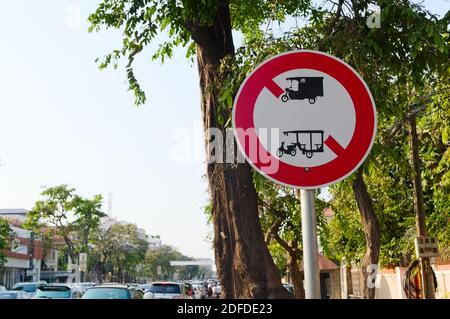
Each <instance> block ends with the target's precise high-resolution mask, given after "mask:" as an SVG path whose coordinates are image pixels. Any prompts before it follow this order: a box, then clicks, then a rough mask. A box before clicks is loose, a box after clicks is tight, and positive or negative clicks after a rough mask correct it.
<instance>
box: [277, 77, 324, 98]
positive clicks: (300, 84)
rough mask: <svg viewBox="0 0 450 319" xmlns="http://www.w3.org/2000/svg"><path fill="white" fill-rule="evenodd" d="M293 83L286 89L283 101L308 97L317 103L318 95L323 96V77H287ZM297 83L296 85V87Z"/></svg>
mask: <svg viewBox="0 0 450 319" xmlns="http://www.w3.org/2000/svg"><path fill="white" fill-rule="evenodd" d="M286 80H288V81H290V83H291V85H290V87H289V88H286V89H285V93H284V94H283V95H282V96H281V101H283V102H287V101H289V100H304V99H308V101H309V103H310V104H314V103H316V99H317V97H323V77H312V76H310V77H307V76H304V77H292V78H287V79H286ZM294 83H295V87H294Z"/></svg>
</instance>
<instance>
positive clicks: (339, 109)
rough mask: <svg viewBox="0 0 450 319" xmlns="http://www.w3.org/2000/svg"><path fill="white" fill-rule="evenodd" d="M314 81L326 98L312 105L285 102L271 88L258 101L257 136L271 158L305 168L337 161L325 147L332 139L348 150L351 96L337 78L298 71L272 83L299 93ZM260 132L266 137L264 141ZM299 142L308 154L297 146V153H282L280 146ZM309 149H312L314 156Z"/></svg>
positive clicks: (353, 118)
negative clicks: (318, 82) (318, 83)
mask: <svg viewBox="0 0 450 319" xmlns="http://www.w3.org/2000/svg"><path fill="white" fill-rule="evenodd" d="M288 79H290V80H288ZM311 79H318V80H319V81H320V82H321V84H322V88H323V96H321V97H317V98H316V99H315V101H314V103H310V102H309V99H302V100H300V99H298V100H295V99H289V100H288V101H286V102H283V101H282V99H280V98H278V97H276V96H274V95H273V94H272V93H271V92H270V91H269V90H268V89H264V90H263V91H262V92H261V94H260V95H259V96H258V99H257V100H256V105H255V112H254V123H255V128H256V132H257V135H258V137H259V140H260V141H261V143H262V144H263V146H264V147H265V148H266V149H267V150H268V151H269V152H270V153H271V155H272V156H277V157H279V159H280V160H281V161H283V162H285V163H287V164H291V165H294V166H298V167H305V168H311V167H315V166H319V165H322V164H325V163H328V162H330V161H332V160H334V159H335V158H336V157H337V155H336V153H334V152H333V151H332V150H331V149H330V148H329V147H323V143H324V141H325V140H327V138H328V137H329V136H332V137H333V138H334V139H335V140H336V141H337V142H338V143H339V144H340V145H341V146H342V147H343V148H346V147H347V146H348V144H349V143H350V140H351V139H352V137H353V133H354V131H355V122H356V115H355V109H354V106H353V102H352V99H351V97H350V95H349V94H348V92H347V91H346V90H345V88H344V87H343V86H342V85H341V84H340V83H339V82H338V81H337V80H336V79H334V78H332V77H331V76H329V75H327V74H326V73H323V72H320V71H316V70H311V69H297V70H291V71H288V72H284V73H283V74H280V75H278V76H277V77H276V78H274V79H273V81H274V82H275V83H276V84H278V85H279V86H280V87H282V88H287V89H291V88H292V90H293V91H298V90H299V87H300V89H301V87H302V86H307V85H308V82H309V81H310V80H311ZM301 82H305V83H301ZM311 102H312V101H311ZM274 128H275V130H274ZM265 129H267V133H266V130H265ZM276 129H278V130H276ZM299 131H301V132H299ZM285 132H287V133H285ZM309 132H312V133H309ZM322 132H323V133H322ZM260 133H263V134H265V135H266V136H267V137H266V136H264V137H262V138H261V137H260V136H259V134H260ZM273 134H276V135H273ZM274 141H278V143H274ZM297 142H298V144H300V145H304V146H305V153H303V152H302V151H301V150H300V148H298V147H297V148H296V149H295V154H293V153H292V152H284V151H280V152H279V149H280V147H281V145H283V147H284V148H285V149H286V150H287V147H289V146H290V145H297ZM311 142H312V143H311ZM283 143H284V144H283ZM307 150H311V153H308V151H307Z"/></svg>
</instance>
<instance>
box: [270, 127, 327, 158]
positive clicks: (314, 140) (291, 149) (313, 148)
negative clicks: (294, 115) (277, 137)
mask: <svg viewBox="0 0 450 319" xmlns="http://www.w3.org/2000/svg"><path fill="white" fill-rule="evenodd" d="M283 134H284V135H285V136H287V135H289V134H295V135H296V141H295V142H293V143H291V144H290V145H288V146H287V147H286V148H285V147H284V144H285V142H281V145H280V148H279V149H278V151H277V155H278V157H281V156H283V154H289V155H291V156H295V155H296V154H297V148H298V150H299V151H300V152H302V154H303V155H306V157H307V158H312V157H313V155H314V153H319V152H323V150H324V148H323V134H324V131H322V130H298V131H285V132H283ZM300 136H303V139H302V141H300ZM305 139H306V142H305Z"/></svg>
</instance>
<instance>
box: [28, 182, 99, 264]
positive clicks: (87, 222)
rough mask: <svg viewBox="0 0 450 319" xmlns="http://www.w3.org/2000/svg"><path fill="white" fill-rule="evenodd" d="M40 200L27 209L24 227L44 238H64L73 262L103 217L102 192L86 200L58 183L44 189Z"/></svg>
mask: <svg viewBox="0 0 450 319" xmlns="http://www.w3.org/2000/svg"><path fill="white" fill-rule="evenodd" d="M41 196H43V197H44V199H43V200H39V201H37V202H36V203H35V205H34V207H33V209H32V210H31V211H30V212H28V215H27V220H26V221H25V223H24V227H25V228H27V229H30V230H32V231H34V232H35V233H37V234H42V235H41V236H42V237H44V238H45V239H47V240H50V241H51V239H52V238H53V237H54V236H59V237H62V238H63V239H64V241H65V242H66V244H67V246H68V247H67V248H68V254H69V256H70V258H71V259H72V262H76V260H77V258H76V256H77V254H78V253H79V252H84V251H87V249H88V243H89V239H90V235H91V234H92V232H93V231H94V230H95V229H97V228H98V226H99V225H100V221H101V219H102V218H103V217H105V216H106V214H104V213H103V212H102V211H101V202H102V197H101V195H96V196H94V198H93V199H86V198H83V197H81V196H79V195H76V194H75V189H74V188H70V187H69V186H67V185H59V186H55V187H49V188H47V189H45V190H44V191H43V192H42V193H41Z"/></svg>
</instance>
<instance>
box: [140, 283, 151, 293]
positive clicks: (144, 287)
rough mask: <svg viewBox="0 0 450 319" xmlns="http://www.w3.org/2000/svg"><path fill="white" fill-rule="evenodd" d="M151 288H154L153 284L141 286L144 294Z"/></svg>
mask: <svg viewBox="0 0 450 319" xmlns="http://www.w3.org/2000/svg"><path fill="white" fill-rule="evenodd" d="M151 286H152V285H151V284H142V285H139V288H141V290H142V291H143V292H144V293H146V292H147V291H150V287H151Z"/></svg>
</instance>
